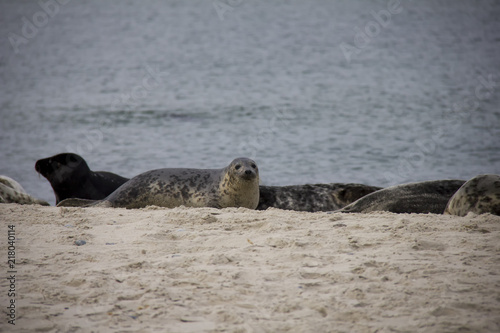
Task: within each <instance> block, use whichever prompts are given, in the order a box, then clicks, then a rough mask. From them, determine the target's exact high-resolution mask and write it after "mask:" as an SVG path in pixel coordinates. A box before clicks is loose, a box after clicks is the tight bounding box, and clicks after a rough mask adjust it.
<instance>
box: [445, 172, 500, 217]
mask: <svg viewBox="0 0 500 333" xmlns="http://www.w3.org/2000/svg"><path fill="white" fill-rule="evenodd" d="M469 212H472V213H475V214H485V213H490V214H494V215H500V176H499V175H479V176H476V177H474V178H472V179H470V180H469V181H467V182H466V183H465V184H464V185H463V186H462V187H460V188H459V189H458V191H457V192H456V193H455V194H454V195H453V196H452V197H451V199H450V201H449V202H448V204H447V205H446V209H445V211H444V213H445V214H449V215H458V216H465V215H467V214H468V213H469Z"/></svg>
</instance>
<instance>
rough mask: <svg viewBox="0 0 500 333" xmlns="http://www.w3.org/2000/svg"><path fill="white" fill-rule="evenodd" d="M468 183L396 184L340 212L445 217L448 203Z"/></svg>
mask: <svg viewBox="0 0 500 333" xmlns="http://www.w3.org/2000/svg"><path fill="white" fill-rule="evenodd" d="M464 183H465V180H432V181H426V182H419V183H409V184H403V185H396V186H391V187H388V188H385V189H383V190H379V191H376V192H373V193H370V194H368V195H367V196H364V197H362V198H361V199H359V200H357V201H355V202H353V203H352V204H350V205H348V206H346V207H344V208H343V209H341V210H338V212H342V213H369V212H374V211H386V212H392V213H420V214H426V213H433V214H443V211H444V209H445V207H446V204H447V203H448V200H450V198H451V197H452V196H453V194H454V193H455V192H456V191H457V190H458V189H459V188H460V186H462V185H463V184H464Z"/></svg>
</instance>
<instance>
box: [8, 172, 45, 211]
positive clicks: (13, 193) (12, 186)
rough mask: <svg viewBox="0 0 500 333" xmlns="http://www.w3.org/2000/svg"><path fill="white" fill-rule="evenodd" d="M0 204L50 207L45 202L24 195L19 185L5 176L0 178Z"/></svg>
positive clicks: (26, 194)
mask: <svg viewBox="0 0 500 333" xmlns="http://www.w3.org/2000/svg"><path fill="white" fill-rule="evenodd" d="M0 203H18V204H21V205H33V204H37V205H42V206H50V204H49V203H48V202H47V201H44V200H40V199H36V198H33V197H32V196H31V195H29V194H28V193H26V191H25V190H24V188H23V187H22V186H21V184H19V183H18V182H16V181H15V180H14V179H12V178H10V177H7V176H0Z"/></svg>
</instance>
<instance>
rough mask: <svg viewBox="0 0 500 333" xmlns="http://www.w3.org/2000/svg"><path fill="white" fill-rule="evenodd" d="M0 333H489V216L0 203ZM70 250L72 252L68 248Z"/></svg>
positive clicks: (494, 268) (492, 221)
mask: <svg viewBox="0 0 500 333" xmlns="http://www.w3.org/2000/svg"><path fill="white" fill-rule="evenodd" d="M0 219H1V221H2V231H1V234H0V244H1V246H0V255H1V256H2V259H1V262H2V264H1V267H0V269H1V275H0V276H2V277H8V276H9V275H10V274H8V273H7V271H8V270H9V268H8V267H7V266H6V262H7V251H8V249H7V246H8V244H7V233H8V225H14V226H15V227H14V229H15V237H16V242H15V260H16V263H15V267H14V269H15V271H16V273H15V293H16V295H15V297H14V299H15V304H16V320H15V324H16V325H15V326H13V325H11V324H8V322H7V320H8V319H9V318H8V317H7V312H8V309H7V306H8V305H9V300H10V299H11V297H7V292H8V289H9V287H10V282H9V280H8V279H6V278H2V279H1V282H0V291H1V304H0V305H1V308H2V311H1V313H2V316H1V320H0V330H1V331H3V332H91V331H94V332H500V217H499V216H493V215H489V214H485V215H474V214H469V215H468V216H466V217H456V216H446V215H434V214H392V213H382V212H376V213H371V214H341V213H334V214H327V213H304V212H291V211H283V210H278V209H268V210H266V211H252V210H248V209H242V208H238V209H236V208H227V209H221V210H218V209H211V208H196V209H195V208H184V207H179V208H175V209H163V208H158V207H148V208H145V209H138V210H126V209H113V208H57V207H42V206H27V205H26V206H21V205H17V204H2V205H0ZM78 240H84V241H86V244H85V245H82V246H77V245H75V241H78Z"/></svg>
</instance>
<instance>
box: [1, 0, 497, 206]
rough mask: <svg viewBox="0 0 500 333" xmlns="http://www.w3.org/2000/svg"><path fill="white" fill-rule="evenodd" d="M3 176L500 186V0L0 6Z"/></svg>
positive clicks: (39, 192) (38, 191) (32, 188)
mask: <svg viewBox="0 0 500 333" xmlns="http://www.w3.org/2000/svg"><path fill="white" fill-rule="evenodd" d="M0 124H1V125H0V143H1V144H0V174H4V175H7V176H9V177H12V178H14V179H16V180H17V181H19V182H20V183H21V184H22V186H23V187H24V188H25V189H26V190H27V192H28V193H30V194H32V195H34V196H36V197H38V198H41V199H45V200H47V201H49V202H50V203H51V204H54V202H55V199H54V194H53V192H52V189H51V187H50V184H49V183H48V182H47V180H46V179H45V178H43V177H41V176H39V175H38V174H37V173H36V172H35V170H34V164H35V162H36V160H38V159H40V158H44V157H48V156H51V155H54V154H58V153H62V152H74V153H77V154H80V155H81V156H82V157H83V158H84V159H85V160H86V161H87V163H88V164H89V166H90V168H91V169H92V170H95V171H98V170H105V171H111V172H115V173H117V174H120V175H122V176H126V177H133V176H134V175H137V174H139V173H141V172H144V171H147V170H151V169H156V168H165V167H191V168H221V167H224V166H226V165H227V164H228V163H229V162H230V161H231V160H232V159H234V158H236V157H241V156H246V157H251V158H253V159H255V161H256V162H257V164H258V165H259V168H260V176H261V183H262V184H267V185H288V184H304V183H331V182H357V183H364V184H370V185H378V186H389V185H394V184H400V183H405V182H413V181H422V180H432V179H454V178H458V179H469V178H471V177H473V176H475V175H477V174H481V173H495V174H500V2H499V1H493V0H482V1H451V0H450V1H437V0H429V1H404V0H402V1H397V0H386V1H352V0H339V1H319V0H317V1H316V0H313V1H311V0H308V1H299V0H287V1H284V0H282V1H251V0H226V1H224V0H205V1H196V0H193V1H180V0H179V1H67V0H64V1H63V0H60V2H56V1H55V0H42V1H40V2H38V1H1V2H0Z"/></svg>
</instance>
